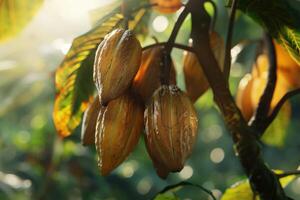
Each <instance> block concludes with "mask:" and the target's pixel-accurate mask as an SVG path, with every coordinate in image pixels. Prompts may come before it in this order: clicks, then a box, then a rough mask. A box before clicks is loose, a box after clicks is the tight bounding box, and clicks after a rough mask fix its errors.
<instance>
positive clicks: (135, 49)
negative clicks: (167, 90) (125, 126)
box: [94, 29, 142, 105]
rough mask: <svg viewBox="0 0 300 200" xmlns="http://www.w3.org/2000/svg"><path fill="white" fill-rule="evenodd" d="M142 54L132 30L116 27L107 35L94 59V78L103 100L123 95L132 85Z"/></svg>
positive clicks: (102, 102)
mask: <svg viewBox="0 0 300 200" xmlns="http://www.w3.org/2000/svg"><path fill="white" fill-rule="evenodd" d="M129 50H130V52H129ZM141 55H142V48H141V45H140V43H139V41H138V40H137V39H136V37H135V36H134V34H133V33H132V32H131V31H129V30H123V29H116V30H114V31H112V32H111V33H109V34H108V35H106V36H105V38H104V40H103V41H102V42H101V43H100V45H99V47H98V49H97V52H96V57H95V63H94V82H95V84H96V87H97V89H98V93H99V96H100V102H101V104H103V105H105V104H107V103H108V101H110V100H112V99H115V98H117V97H119V96H120V95H121V94H123V92H124V91H125V90H126V89H127V88H128V87H129V85H130V83H131V81H132V79H133V78H134V76H135V74H136V73H137V71H138V69H139V66H140V62H141Z"/></svg>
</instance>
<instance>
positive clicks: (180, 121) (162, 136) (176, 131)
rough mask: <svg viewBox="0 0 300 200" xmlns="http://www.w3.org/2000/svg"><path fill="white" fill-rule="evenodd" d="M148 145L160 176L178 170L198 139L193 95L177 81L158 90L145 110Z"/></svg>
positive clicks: (164, 176)
mask: <svg viewBox="0 0 300 200" xmlns="http://www.w3.org/2000/svg"><path fill="white" fill-rule="evenodd" d="M144 120H145V128H146V137H145V141H146V146H147V150H148V153H149V155H150V157H151V159H152V161H153V164H154V167H155V168H156V170H157V173H158V175H159V176H160V177H162V178H166V176H167V175H168V173H169V172H178V171H180V170H181V169H182V168H183V167H184V163H185V161H186V159H187V158H188V157H189V155H190V154H191V153H192V149H193V147H194V145H195V143H196V139H197V131H198V119H197V114H196V111H195V109H194V107H193V104H192V103H191V101H190V99H189V98H188V97H187V96H186V95H185V94H184V93H183V92H182V91H180V89H179V88H178V87H177V86H175V85H170V86H166V85H163V86H161V87H160V88H159V89H157V90H156V91H155V93H154V94H153V96H152V98H151V101H150V102H149V105H148V106H147V107H146V110H145V113H144Z"/></svg>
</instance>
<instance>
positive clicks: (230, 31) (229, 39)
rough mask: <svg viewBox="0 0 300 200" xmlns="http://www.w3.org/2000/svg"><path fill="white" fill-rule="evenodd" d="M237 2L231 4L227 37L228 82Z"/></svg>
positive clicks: (234, 0) (226, 62) (226, 68)
mask: <svg viewBox="0 0 300 200" xmlns="http://www.w3.org/2000/svg"><path fill="white" fill-rule="evenodd" d="M237 4H238V0H233V2H232V5H231V13H230V18H229V24H228V31H227V37H226V46H225V59H224V75H225V80H226V81H227V82H228V79H229V75H230V68H231V47H232V35H233V29H234V20H235V13H236V10H237Z"/></svg>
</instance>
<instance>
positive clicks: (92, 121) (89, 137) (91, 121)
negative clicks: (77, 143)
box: [81, 95, 103, 145]
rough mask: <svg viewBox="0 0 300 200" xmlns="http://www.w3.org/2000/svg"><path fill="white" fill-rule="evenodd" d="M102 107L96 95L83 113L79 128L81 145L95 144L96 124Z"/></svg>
mask: <svg viewBox="0 0 300 200" xmlns="http://www.w3.org/2000/svg"><path fill="white" fill-rule="evenodd" d="M101 109H103V107H102V106H101V104H100V101H99V96H98V95H97V96H96V98H95V99H94V101H93V102H92V104H91V105H90V106H89V107H88V108H87V110H86V111H85V112H84V115H83V120H82V127H81V142H82V144H83V145H91V144H95V133H96V124H97V118H98V114H99V112H101Z"/></svg>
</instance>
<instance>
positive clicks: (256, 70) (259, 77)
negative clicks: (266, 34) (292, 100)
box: [236, 54, 291, 121]
mask: <svg viewBox="0 0 300 200" xmlns="http://www.w3.org/2000/svg"><path fill="white" fill-rule="evenodd" d="M268 70H269V61H268V56H267V55H266V54H261V55H259V56H258V57H257V60H256V63H254V65H253V67H252V72H251V75H250V74H247V75H246V76H244V77H243V78H242V79H241V81H240V84H239V88H238V91H237V99H236V101H237V105H238V107H239V108H240V109H241V111H242V114H243V116H244V117H245V119H246V120H247V121H248V120H249V119H250V118H251V116H252V115H253V113H254V112H255V110H256V109H257V107H258V104H259V100H260V98H261V96H262V94H263V92H264V90H265V88H266V85H267V81H268ZM290 88H291V85H290V83H289V82H288V81H287V80H286V78H285V76H284V74H283V73H282V72H281V70H280V69H279V68H277V82H276V86H275V91H274V94H273V98H272V101H271V105H270V112H272V110H273V109H274V107H275V106H276V105H277V103H278V102H279V101H280V99H281V98H282V97H283V96H284V95H285V94H286V93H287V92H288V91H289V89H290Z"/></svg>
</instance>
